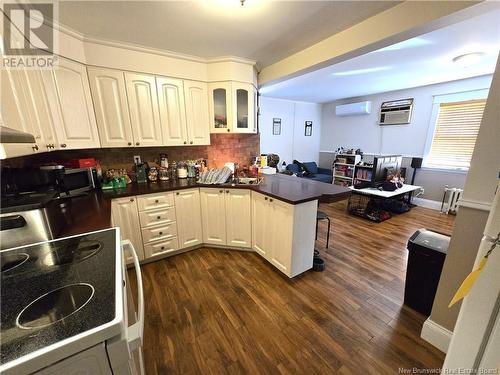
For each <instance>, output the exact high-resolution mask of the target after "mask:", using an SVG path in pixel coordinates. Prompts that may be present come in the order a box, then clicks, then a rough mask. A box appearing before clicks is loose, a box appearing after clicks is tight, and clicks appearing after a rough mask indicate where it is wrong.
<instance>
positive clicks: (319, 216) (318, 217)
mask: <svg viewBox="0 0 500 375" xmlns="http://www.w3.org/2000/svg"><path fill="white" fill-rule="evenodd" d="M320 220H328V232H326V248H327V249H328V244H329V243H330V224H331V222H330V218H329V217H328V215H327V214H325V213H324V212H323V211H318V212H317V213H316V239H318V222H319V221H320Z"/></svg>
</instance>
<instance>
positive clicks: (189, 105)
mask: <svg viewBox="0 0 500 375" xmlns="http://www.w3.org/2000/svg"><path fill="white" fill-rule="evenodd" d="M184 97H185V103H186V123H187V134H188V141H189V144H190V145H193V144H194V145H209V144H210V124H209V120H208V116H209V115H208V89H207V84H206V83H204V82H197V81H184Z"/></svg>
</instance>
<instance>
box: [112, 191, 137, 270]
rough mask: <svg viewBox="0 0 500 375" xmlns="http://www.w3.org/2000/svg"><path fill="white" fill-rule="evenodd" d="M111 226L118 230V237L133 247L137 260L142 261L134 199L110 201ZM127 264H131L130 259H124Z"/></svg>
mask: <svg viewBox="0 0 500 375" xmlns="http://www.w3.org/2000/svg"><path fill="white" fill-rule="evenodd" d="M111 219H112V225H113V226H115V227H119V228H120V235H121V238H123V239H128V240H130V242H132V245H134V248H135V251H136V252H137V256H138V257H139V260H143V259H144V250H143V245H142V236H141V225H140V222H139V212H138V211H137V202H136V198H135V197H127V198H117V199H113V200H112V201H111ZM126 261H127V264H128V263H131V262H132V257H129V258H127V259H126Z"/></svg>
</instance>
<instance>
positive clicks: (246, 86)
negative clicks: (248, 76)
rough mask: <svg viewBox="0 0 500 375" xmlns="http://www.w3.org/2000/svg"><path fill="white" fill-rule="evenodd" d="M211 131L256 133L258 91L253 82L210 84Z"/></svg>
mask: <svg viewBox="0 0 500 375" xmlns="http://www.w3.org/2000/svg"><path fill="white" fill-rule="evenodd" d="M209 91H210V92H209V102H210V124H211V125H210V131H211V132H212V133H231V132H232V133H256V132H257V126H256V116H255V113H256V110H255V108H256V104H257V103H256V93H255V89H254V87H253V85H252V84H251V83H242V82H215V83H210V84H209Z"/></svg>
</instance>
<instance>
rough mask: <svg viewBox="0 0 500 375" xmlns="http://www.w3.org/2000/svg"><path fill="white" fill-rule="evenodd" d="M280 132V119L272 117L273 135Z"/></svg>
mask: <svg viewBox="0 0 500 375" xmlns="http://www.w3.org/2000/svg"><path fill="white" fill-rule="evenodd" d="M280 134H281V119H280V118H273V135H280Z"/></svg>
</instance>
